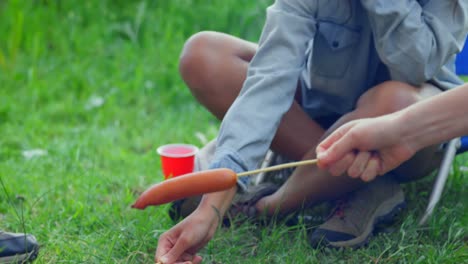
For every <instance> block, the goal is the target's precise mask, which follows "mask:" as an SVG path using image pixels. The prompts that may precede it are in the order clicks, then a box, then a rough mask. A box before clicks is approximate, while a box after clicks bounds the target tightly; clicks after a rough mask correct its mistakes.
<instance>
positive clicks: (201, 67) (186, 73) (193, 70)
mask: <svg viewBox="0 0 468 264" xmlns="http://www.w3.org/2000/svg"><path fill="white" fill-rule="evenodd" d="M216 34H217V33H215V32H208V31H202V32H199V33H196V34H195V35H193V36H191V37H190V38H189V39H188V40H187V41H186V42H185V45H184V47H183V49H182V53H181V54H180V59H179V72H180V74H181V76H182V79H183V80H184V81H185V82H186V83H187V84H188V86H189V87H190V88H193V87H203V85H202V84H201V83H200V82H202V81H203V74H205V73H206V74H208V73H207V71H209V68H208V67H209V66H210V61H209V60H210V54H212V53H215V52H216Z"/></svg>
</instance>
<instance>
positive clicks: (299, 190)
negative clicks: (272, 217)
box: [257, 82, 440, 214]
mask: <svg viewBox="0 0 468 264" xmlns="http://www.w3.org/2000/svg"><path fill="white" fill-rule="evenodd" d="M424 89H426V90H424ZM427 89H429V90H430V91H428V90H427ZM431 89H432V90H431ZM434 90H436V88H434V87H428V88H423V89H420V88H415V87H412V86H410V85H407V84H403V83H399V82H386V83H383V84H380V85H378V86H376V87H374V88H373V89H371V90H369V91H368V92H366V93H365V94H364V95H362V96H361V98H360V100H359V101H358V104H357V108H356V110H354V111H353V112H350V113H348V114H346V115H344V116H343V117H342V118H340V119H339V120H338V121H337V122H336V123H335V124H334V125H333V126H332V127H331V128H330V129H329V130H328V131H327V134H328V133H330V132H331V131H333V130H334V129H336V128H337V127H339V126H340V125H342V124H344V123H346V122H348V121H351V120H354V119H358V118H364V117H373V116H380V115H383V114H386V113H390V112H394V111H397V110H400V109H402V108H404V107H406V106H409V105H410V104H412V103H415V102H417V101H418V100H421V99H423V98H424V97H427V96H430V95H433V94H435V93H437V92H438V91H434ZM439 92H440V91H439ZM433 154H434V151H432V152H431V151H426V152H425V153H421V154H420V155H424V156H425V158H426V160H425V162H424V163H418V164H416V163H415V162H411V161H410V163H412V165H411V170H410V171H408V170H407V173H411V175H421V174H424V173H428V172H429V171H430V170H428V169H430V168H428V167H427V166H425V165H424V164H430V163H431V162H430V160H429V159H430V158H434V157H435V155H433ZM310 158H315V151H314V148H312V149H311V150H310V151H309V152H308V153H307V154H306V155H305V156H304V159H310ZM415 159H419V158H418V157H415ZM362 184H364V182H362V181H360V180H357V179H352V178H350V177H348V176H346V175H342V176H340V177H334V176H331V175H330V174H328V173H327V172H325V171H322V170H319V169H318V168H317V167H316V166H304V167H298V168H297V169H296V170H295V172H294V173H293V175H291V177H290V178H289V179H288V181H287V182H286V183H285V184H284V185H283V186H282V187H281V188H280V189H279V190H278V191H277V192H276V193H274V194H273V195H271V196H267V197H265V198H263V199H261V200H260V201H259V202H258V203H257V209H258V210H259V211H264V210H266V209H268V210H267V211H268V212H269V213H270V214H272V213H274V212H275V211H276V210H278V208H279V211H280V212H288V211H290V210H293V209H295V208H298V207H301V206H302V205H303V204H304V203H307V204H310V203H312V204H313V203H317V202H320V201H324V200H329V199H334V198H339V197H341V196H343V195H344V194H346V193H348V192H351V191H353V190H356V189H357V188H358V187H360V186H362Z"/></svg>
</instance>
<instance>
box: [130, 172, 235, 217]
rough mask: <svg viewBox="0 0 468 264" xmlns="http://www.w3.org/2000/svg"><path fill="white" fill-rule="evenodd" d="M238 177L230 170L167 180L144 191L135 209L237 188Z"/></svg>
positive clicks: (186, 175)
mask: <svg viewBox="0 0 468 264" xmlns="http://www.w3.org/2000/svg"><path fill="white" fill-rule="evenodd" d="M236 183H237V175H236V173H235V172H234V171H233V170H230V169H224V168H223V169H213V170H205V171H199V172H193V173H189V174H185V175H182V176H178V177H175V178H171V179H168V180H165V181H163V182H161V183H158V184H155V185H153V186H151V187H150V188H149V189H147V190H146V191H144V192H143V193H142V194H141V195H140V197H138V199H137V200H136V202H135V203H134V204H133V205H132V207H133V208H137V209H145V208H146V207H147V206H149V205H161V204H165V203H169V202H172V201H176V200H179V199H182V198H186V197H190V196H195V195H201V194H205V193H211V192H218V191H223V190H227V189H230V188H232V187H234V186H236Z"/></svg>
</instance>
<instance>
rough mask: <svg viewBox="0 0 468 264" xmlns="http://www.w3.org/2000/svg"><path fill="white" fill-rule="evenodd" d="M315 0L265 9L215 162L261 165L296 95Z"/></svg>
mask: <svg viewBox="0 0 468 264" xmlns="http://www.w3.org/2000/svg"><path fill="white" fill-rule="evenodd" d="M315 12H316V1H310V0H289V1H287V0H278V1H276V2H275V3H274V4H273V5H272V6H270V7H269V8H268V9H267V19H266V23H265V26H264V28H263V31H262V34H261V37H260V41H259V47H258V50H257V53H256V54H255V56H254V57H253V59H252V61H251V63H250V64H249V69H248V72H247V78H246V81H245V82H244V85H243V87H242V90H241V92H240V94H239V96H238V98H237V99H236V100H235V102H234V103H233V105H232V106H231V107H230V109H229V110H228V112H227V113H226V115H225V117H224V119H223V122H222V123H221V128H220V132H219V135H218V141H217V151H216V154H215V159H214V162H213V163H212V168H214V167H221V166H224V167H228V168H231V169H234V170H235V171H237V172H239V171H240V170H250V169H254V168H256V167H257V166H258V164H259V163H260V161H261V159H262V158H263V157H264V156H265V153H266V151H267V150H268V148H269V146H270V144H271V141H272V139H273V136H274V135H275V133H276V130H277V128H278V126H279V123H280V120H281V118H282V116H283V115H284V113H285V112H286V111H288V109H289V108H290V107H291V104H292V102H293V100H294V94H295V90H296V87H297V81H298V78H299V74H300V72H301V71H302V69H303V68H304V62H305V55H304V54H305V52H306V49H307V42H308V41H309V40H310V39H312V38H313V36H314V34H315V32H316V23H315V20H314V14H315Z"/></svg>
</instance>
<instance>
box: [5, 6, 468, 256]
mask: <svg viewBox="0 0 468 264" xmlns="http://www.w3.org/2000/svg"><path fill="white" fill-rule="evenodd" d="M270 2H271V1H266V0H262V1H250V0H210V1H208V0H199V1H196V0H170V1H163V0H161V1H146V2H145V1H141V2H137V1H124V0H119V1H110V0H108V1H82V2H79V1H46V0H42V1H40V0H37V1H13V0H11V1H0V36H2V37H1V41H0V228H1V229H5V230H9V231H15V232H30V233H33V234H35V235H36V236H37V238H38V240H39V241H40V243H41V246H42V248H41V253H40V256H39V258H38V260H37V263H151V262H152V260H153V255H154V250H155V248H156V245H157V235H158V234H160V233H161V232H163V231H164V230H167V229H168V228H170V227H171V226H172V225H173V223H172V222H171V221H170V219H169V218H168V216H167V206H161V207H157V208H155V207H153V208H150V209H148V210H145V211H136V210H132V209H130V207H129V205H130V204H132V202H133V201H134V199H135V198H136V196H137V193H138V192H140V191H142V190H144V189H146V188H147V187H148V186H149V185H150V184H152V183H154V182H158V181H161V180H162V174H161V169H160V162H159V159H158V157H157V155H156V153H155V148H156V147H157V146H158V145H160V144H164V143H168V142H189V143H194V144H196V145H199V146H201V144H202V142H201V141H200V140H199V137H198V136H197V133H201V134H203V135H205V136H206V137H207V138H213V137H214V136H215V135H216V132H217V129H218V125H219V122H218V121H216V120H215V119H214V118H213V117H212V116H211V115H210V114H209V113H208V112H207V111H206V110H204V109H203V108H202V107H201V106H200V105H198V104H197V103H196V101H195V100H194V98H193V97H192V96H191V94H190V92H189V91H188V89H187V88H186V87H185V85H184V83H183V82H182V80H181V79H180V77H179V75H178V71H177V63H178V56H179V53H180V50H181V48H182V45H183V43H184V41H185V40H186V39H187V38H188V37H189V36H190V35H191V34H193V33H195V32H197V31H200V30H218V31H223V32H227V33H230V34H233V35H236V36H239V37H242V38H246V39H249V40H252V41H256V40H257V39H258V37H259V33H260V29H261V26H262V24H263V20H264V7H265V6H267V4H269V3H270ZM93 99H94V101H98V103H97V104H92V102H93ZM100 100H101V102H100V103H99V101H100ZM33 149H41V150H45V151H47V154H46V155H42V156H36V157H34V158H31V159H27V158H25V157H24V155H23V154H24V151H26V150H33ZM466 165H467V162H466V158H464V157H463V156H461V157H459V158H458V159H457V162H456V163H455V166H454V173H453V174H452V175H451V177H450V178H449V180H448V183H447V187H446V191H445V193H444V195H443V198H442V201H441V203H440V205H439V207H438V208H437V210H436V211H435V214H434V216H433V217H432V218H431V219H430V221H429V224H428V225H427V226H425V227H419V226H418V225H417V221H418V218H419V217H420V215H421V214H422V212H423V210H424V207H425V205H426V201H427V199H428V195H429V190H430V188H431V181H430V179H427V180H424V181H422V182H418V183H413V184H409V185H406V186H405V189H406V191H407V194H408V196H409V197H408V200H409V205H410V206H409V207H410V208H411V209H410V210H407V211H406V212H405V214H404V216H403V217H402V218H401V220H400V222H399V223H398V224H397V225H395V226H394V232H391V233H388V234H386V235H381V236H378V237H376V239H374V240H372V243H371V244H370V245H369V247H367V248H364V249H360V250H343V251H331V250H326V249H324V250H313V249H311V248H310V247H309V245H308V244H307V239H306V237H307V235H306V234H307V232H308V231H309V230H310V229H311V228H313V227H314V225H316V223H313V224H299V225H297V226H294V227H287V226H285V225H283V224H281V223H279V224H276V225H270V226H267V227H256V226H254V225H252V224H249V223H246V224H243V225H241V226H239V227H232V228H227V229H221V230H220V231H219V232H218V233H217V235H216V237H215V238H214V239H213V241H212V242H211V243H210V244H208V245H207V247H206V248H205V249H204V250H203V251H202V254H203V256H204V257H205V259H206V261H205V263H315V262H320V263H461V262H464V261H465V263H466V260H467V259H468V253H467V251H468V248H467V241H468V236H467V230H466V228H467V226H468V214H467V211H468V210H467V209H468V208H467V203H466V197H468V192H467V190H466V181H467V176H466V172H463V171H461V170H460V169H459V168H460V166H466Z"/></svg>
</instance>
